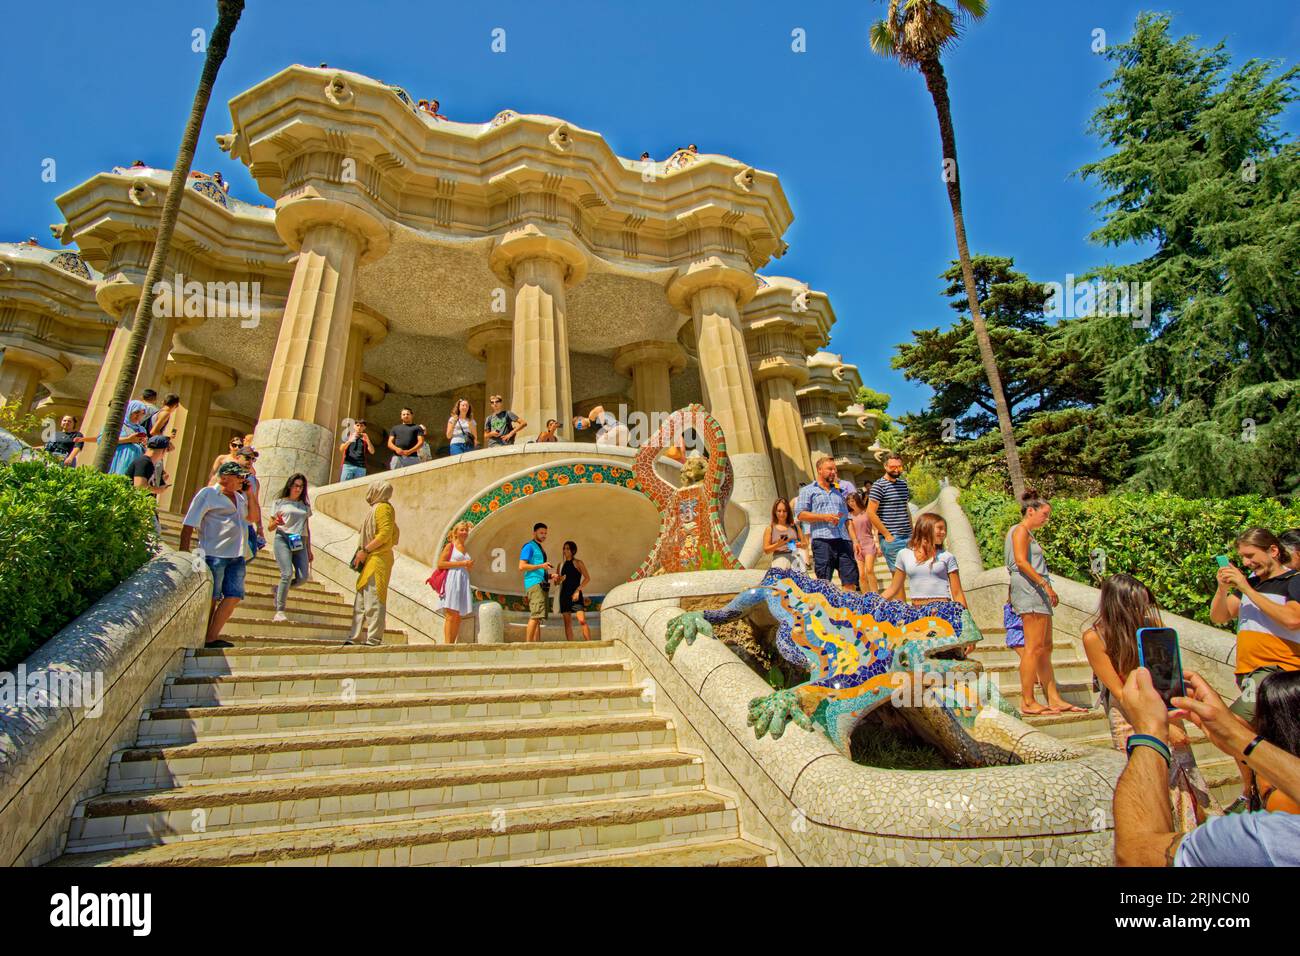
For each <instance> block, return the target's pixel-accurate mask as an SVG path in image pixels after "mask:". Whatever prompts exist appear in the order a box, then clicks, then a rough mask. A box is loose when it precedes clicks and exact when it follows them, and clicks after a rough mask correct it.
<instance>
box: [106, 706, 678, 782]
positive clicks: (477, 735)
mask: <svg viewBox="0 0 1300 956" xmlns="http://www.w3.org/2000/svg"><path fill="white" fill-rule="evenodd" d="M675 741H676V735H675V733H674V731H673V728H672V723H671V722H670V721H669V720H668V719H667V718H665V717H661V716H659V715H658V714H654V713H630V714H605V715H600V714H596V715H585V714H583V715H577V716H571V717H546V718H531V719H525V720H504V721H478V722H474V723H464V722H459V723H447V724H408V725H406V726H402V727H393V728H371V727H363V728H361V729H359V730H340V731H309V732H284V731H273V732H270V733H262V734H243V735H235V736H228V737H219V736H207V737H204V738H203V739H202V740H199V741H196V742H191V743H184V742H180V741H174V742H173V741H168V742H164V743H160V744H158V745H155V746H146V747H131V748H128V749H126V750H122V751H119V752H118V753H116V754H114V755H113V758H112V760H111V762H110V764H109V769H108V789H109V790H110V791H116V790H128V789H139V788H141V787H146V788H166V787H179V786H185V785H187V784H190V783H202V782H210V781H213V780H217V779H237V778H239V777H241V776H246V775H248V776H252V775H260V774H264V773H275V774H280V775H287V774H292V773H299V772H302V773H311V772H331V771H338V770H340V769H343V768H353V767H357V766H367V765H371V764H387V763H401V764H404V765H407V766H420V765H426V764H427V765H447V764H454V763H459V762H462V761H484V760H489V759H495V760H506V759H509V760H512V761H519V760H530V759H547V758H549V759H555V758H560V757H568V756H574V755H577V754H591V753H622V752H625V751H630V750H647V749H659V750H662V749H670V748H672V747H673V746H674V745H675Z"/></svg>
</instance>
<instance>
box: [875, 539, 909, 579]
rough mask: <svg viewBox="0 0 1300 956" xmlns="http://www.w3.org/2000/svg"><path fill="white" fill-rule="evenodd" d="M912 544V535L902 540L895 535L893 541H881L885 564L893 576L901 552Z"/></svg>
mask: <svg viewBox="0 0 1300 956" xmlns="http://www.w3.org/2000/svg"><path fill="white" fill-rule="evenodd" d="M911 543H912V536H911V535H908V536H907V537H906V538H900V537H898V536H897V535H895V536H894V540H893V541H886V540H885V539H884V538H881V539H880V550H881V551H882V552H883V553H884V555H885V564H886V565H888V567H889V571H890V573H891V574H892V573H893V571H894V565H895V563H896V562H897V561H898V555H899V552H901V551H902V550H903V549H904V548H906V547H907V546H908V545H909V544H911Z"/></svg>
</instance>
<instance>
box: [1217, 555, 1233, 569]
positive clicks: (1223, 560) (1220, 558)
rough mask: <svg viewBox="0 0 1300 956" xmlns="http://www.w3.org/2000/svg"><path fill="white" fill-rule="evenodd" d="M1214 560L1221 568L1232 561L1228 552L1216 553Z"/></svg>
mask: <svg viewBox="0 0 1300 956" xmlns="http://www.w3.org/2000/svg"><path fill="white" fill-rule="evenodd" d="M1214 560H1215V562H1216V563H1217V564H1218V565H1219V567H1220V568H1226V567H1227V566H1228V565H1229V563H1230V562H1229V561H1228V556H1227V555H1226V554H1216V555H1215V556H1214Z"/></svg>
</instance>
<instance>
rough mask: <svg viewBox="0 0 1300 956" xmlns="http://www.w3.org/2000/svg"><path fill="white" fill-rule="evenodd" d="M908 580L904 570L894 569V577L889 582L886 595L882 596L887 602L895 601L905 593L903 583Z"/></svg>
mask: <svg viewBox="0 0 1300 956" xmlns="http://www.w3.org/2000/svg"><path fill="white" fill-rule="evenodd" d="M906 580H907V575H906V574H904V573H903V569H902V568H894V576H893V577H892V578H891V579H890V581H889V587H887V588H885V593H884V594H882V595H880V596H881V597H882V598H884V599H885V600H886V601H893V600H894V599H895V598H897V597H898V596H899V595H900V594H902V593H903V583H904V582H905V581H906Z"/></svg>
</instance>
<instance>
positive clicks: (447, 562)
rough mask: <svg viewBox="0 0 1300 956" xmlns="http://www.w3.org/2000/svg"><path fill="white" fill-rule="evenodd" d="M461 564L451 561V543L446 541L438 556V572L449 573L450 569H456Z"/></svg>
mask: <svg viewBox="0 0 1300 956" xmlns="http://www.w3.org/2000/svg"><path fill="white" fill-rule="evenodd" d="M460 566H461V562H459V561H453V560H452V559H451V542H450V541H448V542H447V543H446V544H445V545H444V546H443V549H442V554H440V555H438V570H439V571H450V570H451V569H452V568H458V567H460Z"/></svg>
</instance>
